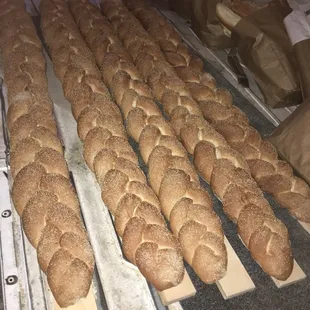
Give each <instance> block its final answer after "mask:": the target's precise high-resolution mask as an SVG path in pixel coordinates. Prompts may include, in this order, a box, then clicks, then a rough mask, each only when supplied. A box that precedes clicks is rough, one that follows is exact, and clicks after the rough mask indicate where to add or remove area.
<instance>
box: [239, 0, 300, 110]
mask: <svg viewBox="0 0 310 310" xmlns="http://www.w3.org/2000/svg"><path fill="white" fill-rule="evenodd" d="M290 12H291V9H290V8H289V7H288V6H284V5H283V4H281V3H280V2H279V1H274V2H272V3H271V4H270V5H268V6H267V7H265V8H263V9H261V10H258V11H255V12H253V13H252V14H250V15H248V16H247V17H245V18H243V19H241V21H240V22H239V23H238V24H237V25H236V27H235V28H234V31H235V32H236V33H237V34H238V36H239V37H240V40H239V43H238V52H239V55H240V58H241V60H242V62H243V63H244V64H245V65H246V66H247V67H248V68H249V69H250V71H251V72H252V73H253V74H254V77H255V80H256V82H257V84H258V86H259V88H260V89H261V91H262V93H263V96H264V98H265V103H266V104H267V105H269V106H271V107H273V108H280V107H284V106H291V105H297V104H299V103H301V101H302V96H301V91H300V85H299V78H298V73H297V65H296V61H295V59H294V53H293V49H292V46H291V43H290V40H289V38H288V35H287V33H286V30H285V27H284V25H283V19H284V18H285V17H286V16H287V15H288V14H289V13H290Z"/></svg>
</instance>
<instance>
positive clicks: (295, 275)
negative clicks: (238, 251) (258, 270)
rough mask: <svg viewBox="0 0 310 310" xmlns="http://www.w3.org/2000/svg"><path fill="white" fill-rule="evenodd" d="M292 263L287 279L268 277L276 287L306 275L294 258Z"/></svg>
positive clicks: (299, 279) (289, 283)
mask: <svg viewBox="0 0 310 310" xmlns="http://www.w3.org/2000/svg"><path fill="white" fill-rule="evenodd" d="M239 239H240V240H241V242H242V244H243V245H244V246H245V247H246V245H245V244H244V242H243V240H242V239H241V237H240V236H239ZM257 264H258V263H257ZM293 264H294V265H293V271H292V273H291V275H290V276H289V277H288V279H287V280H285V281H280V280H278V279H276V278H274V277H270V278H271V279H272V281H273V282H274V284H275V285H276V286H277V287H278V288H281V287H284V286H288V285H291V284H294V283H296V282H299V281H302V280H304V279H305V278H306V277H307V276H306V274H305V273H304V272H303V270H302V269H301V268H300V266H299V265H298V264H297V262H296V260H295V259H294V262H293ZM258 265H259V264H258ZM259 266H260V265H259ZM260 267H261V266H260Z"/></svg>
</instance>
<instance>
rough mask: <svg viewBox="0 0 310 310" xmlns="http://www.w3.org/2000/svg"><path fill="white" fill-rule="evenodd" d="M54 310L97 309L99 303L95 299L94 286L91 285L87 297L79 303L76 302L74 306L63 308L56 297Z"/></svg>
mask: <svg viewBox="0 0 310 310" xmlns="http://www.w3.org/2000/svg"><path fill="white" fill-rule="evenodd" d="M54 305H55V307H54V310H60V309H66V310H97V309H98V308H97V304H96V300H95V295H94V289H93V286H91V287H90V290H89V292H88V295H87V296H86V298H84V299H81V300H80V301H79V302H78V303H76V304H75V305H73V306H70V307H67V308H61V307H60V306H59V305H58V304H57V302H56V300H55V299H54Z"/></svg>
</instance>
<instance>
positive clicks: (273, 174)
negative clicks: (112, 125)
mask: <svg viewBox="0 0 310 310" xmlns="http://www.w3.org/2000/svg"><path fill="white" fill-rule="evenodd" d="M126 3H128V5H130V4H131V6H130V7H131V8H132V9H133V10H134V12H135V14H136V16H137V17H138V19H139V20H140V21H141V23H142V24H143V25H144V26H145V28H146V29H147V31H148V32H149V34H150V35H151V36H152V37H153V38H154V39H155V40H156V41H157V42H158V44H159V45H160V47H161V49H162V51H163V52H164V54H165V57H166V60H167V61H168V62H169V63H170V64H171V65H172V66H173V67H174V68H175V70H176V72H177V74H178V76H179V77H180V78H181V79H182V80H183V81H184V82H185V83H186V85H187V86H188V89H189V91H190V94H191V95H192V96H193V98H194V99H195V100H196V101H197V102H198V103H199V105H200V108H201V110H202V113H203V116H204V117H205V119H206V120H208V121H209V122H210V123H211V124H212V126H213V127H214V128H215V129H216V130H217V131H218V132H219V133H221V134H222V135H223V137H224V138H225V139H226V140H227V142H228V143H229V144H230V146H231V147H232V148H233V149H235V150H236V151H238V152H240V153H241V154H242V155H243V156H244V158H245V159H246V160H247V162H248V164H249V167H250V171H251V173H252V176H253V177H254V179H255V180H256V182H257V183H258V184H259V186H260V187H261V188H262V190H263V191H266V192H267V193H270V194H272V195H273V197H274V198H275V200H276V201H277V202H278V203H279V204H280V205H281V206H282V207H284V208H287V209H288V210H289V212H291V214H292V215H293V216H295V217H296V218H297V219H299V220H301V221H304V222H307V223H310V188H309V186H308V184H307V183H306V182H305V181H303V180H302V179H300V178H298V177H295V176H294V174H293V169H292V167H291V166H290V165H289V164H288V163H287V162H285V161H282V160H279V159H278V153H277V151H276V149H275V148H274V147H273V146H272V144H271V143H269V142H268V141H263V140H262V138H261V136H260V134H259V133H258V132H257V130H256V129H254V128H253V127H252V126H251V125H250V124H249V119H248V118H247V116H246V115H245V114H244V113H243V112H242V111H241V110H240V109H239V108H237V107H236V106H234V105H233V104H232V98H231V96H229V95H227V96H225V97H223V96H222V94H223V92H225V91H224V90H223V89H219V88H216V82H215V79H214V78H213V77H212V76H211V75H210V74H208V73H206V72H204V66H203V62H202V61H201V59H200V58H198V57H197V56H194V55H192V54H191V53H190V51H189V49H188V47H187V46H186V45H185V44H184V43H182V38H181V36H180V35H179V33H178V32H177V31H176V30H175V28H174V27H173V25H172V24H171V23H170V22H168V21H167V20H166V19H165V18H164V17H163V16H162V15H161V14H160V13H159V12H158V11H156V10H155V9H152V8H148V7H147V6H146V5H145V4H144V1H141V2H139V3H140V4H139V5H138V3H137V2H136V1H130V0H129V1H126ZM141 3H142V4H141Z"/></svg>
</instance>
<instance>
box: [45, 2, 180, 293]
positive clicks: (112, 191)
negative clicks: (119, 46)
mask: <svg viewBox="0 0 310 310" xmlns="http://www.w3.org/2000/svg"><path fill="white" fill-rule="evenodd" d="M40 15H41V29H42V32H43V36H44V39H45V41H46V43H47V45H48V47H49V51H50V54H51V57H52V61H53V63H54V68H55V72H56V74H57V75H58V77H59V79H60V81H61V82H62V86H63V90H64V95H65V97H66V98H67V99H68V100H69V101H70V103H71V105H72V112H73V115H74V116H75V119H76V120H77V124H78V133H79V137H80V138H81V140H82V141H83V143H84V158H85V160H86V162H87V164H88V166H89V168H90V169H91V170H92V171H93V172H94V173H95V175H96V178H97V181H98V183H99V185H100V187H101V190H102V199H103V201H104V202H105V204H106V206H107V207H108V209H109V210H110V212H111V214H112V215H113V216H114V217H115V228H116V231H117V233H118V235H119V236H120V237H121V238H122V245H123V251H124V254H125V256H126V257H127V259H128V260H129V261H130V262H131V263H133V264H135V265H137V267H138V268H139V270H140V271H141V273H142V274H143V275H144V276H145V277H146V279H147V280H148V281H149V282H150V283H152V284H153V285H154V286H155V288H156V289H157V290H159V291H162V290H165V289H168V288H170V287H173V286H175V285H177V284H179V283H180V282H181V281H182V279H183V276H184V265H183V259H182V255H181V252H180V249H179V245H178V242H177V240H176V239H175V238H174V236H173V235H172V234H171V232H170V231H169V230H168V228H167V227H166V224H165V221H164V218H163V216H162V215H161V212H160V204H159V201H158V198H157V197H156V195H155V194H154V192H153V191H152V190H151V188H150V187H149V186H148V185H147V181H146V178H145V175H144V174H143V172H142V170H141V169H140V167H139V165H138V159H137V156H136V154H135V153H134V151H133V150H132V148H131V146H130V145H129V143H128V140H127V139H128V138H127V134H126V131H125V128H124V126H123V119H122V115H121V114H120V111H119V109H118V108H117V106H116V105H115V104H114V103H113V102H112V101H111V98H110V94H109V92H108V90H107V88H106V87H105V85H104V84H103V82H102V81H101V74H100V72H99V70H98V68H97V67H96V64H95V61H94V58H93V55H92V54H91V51H90V50H89V49H88V47H87V46H86V44H85V42H84V40H83V38H82V37H81V35H80V33H79V31H78V29H77V27H76V25H75V23H74V20H73V18H72V16H71V13H70V11H69V8H68V5H67V3H66V2H65V1H62V0H43V1H42V2H41V4H40Z"/></svg>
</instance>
